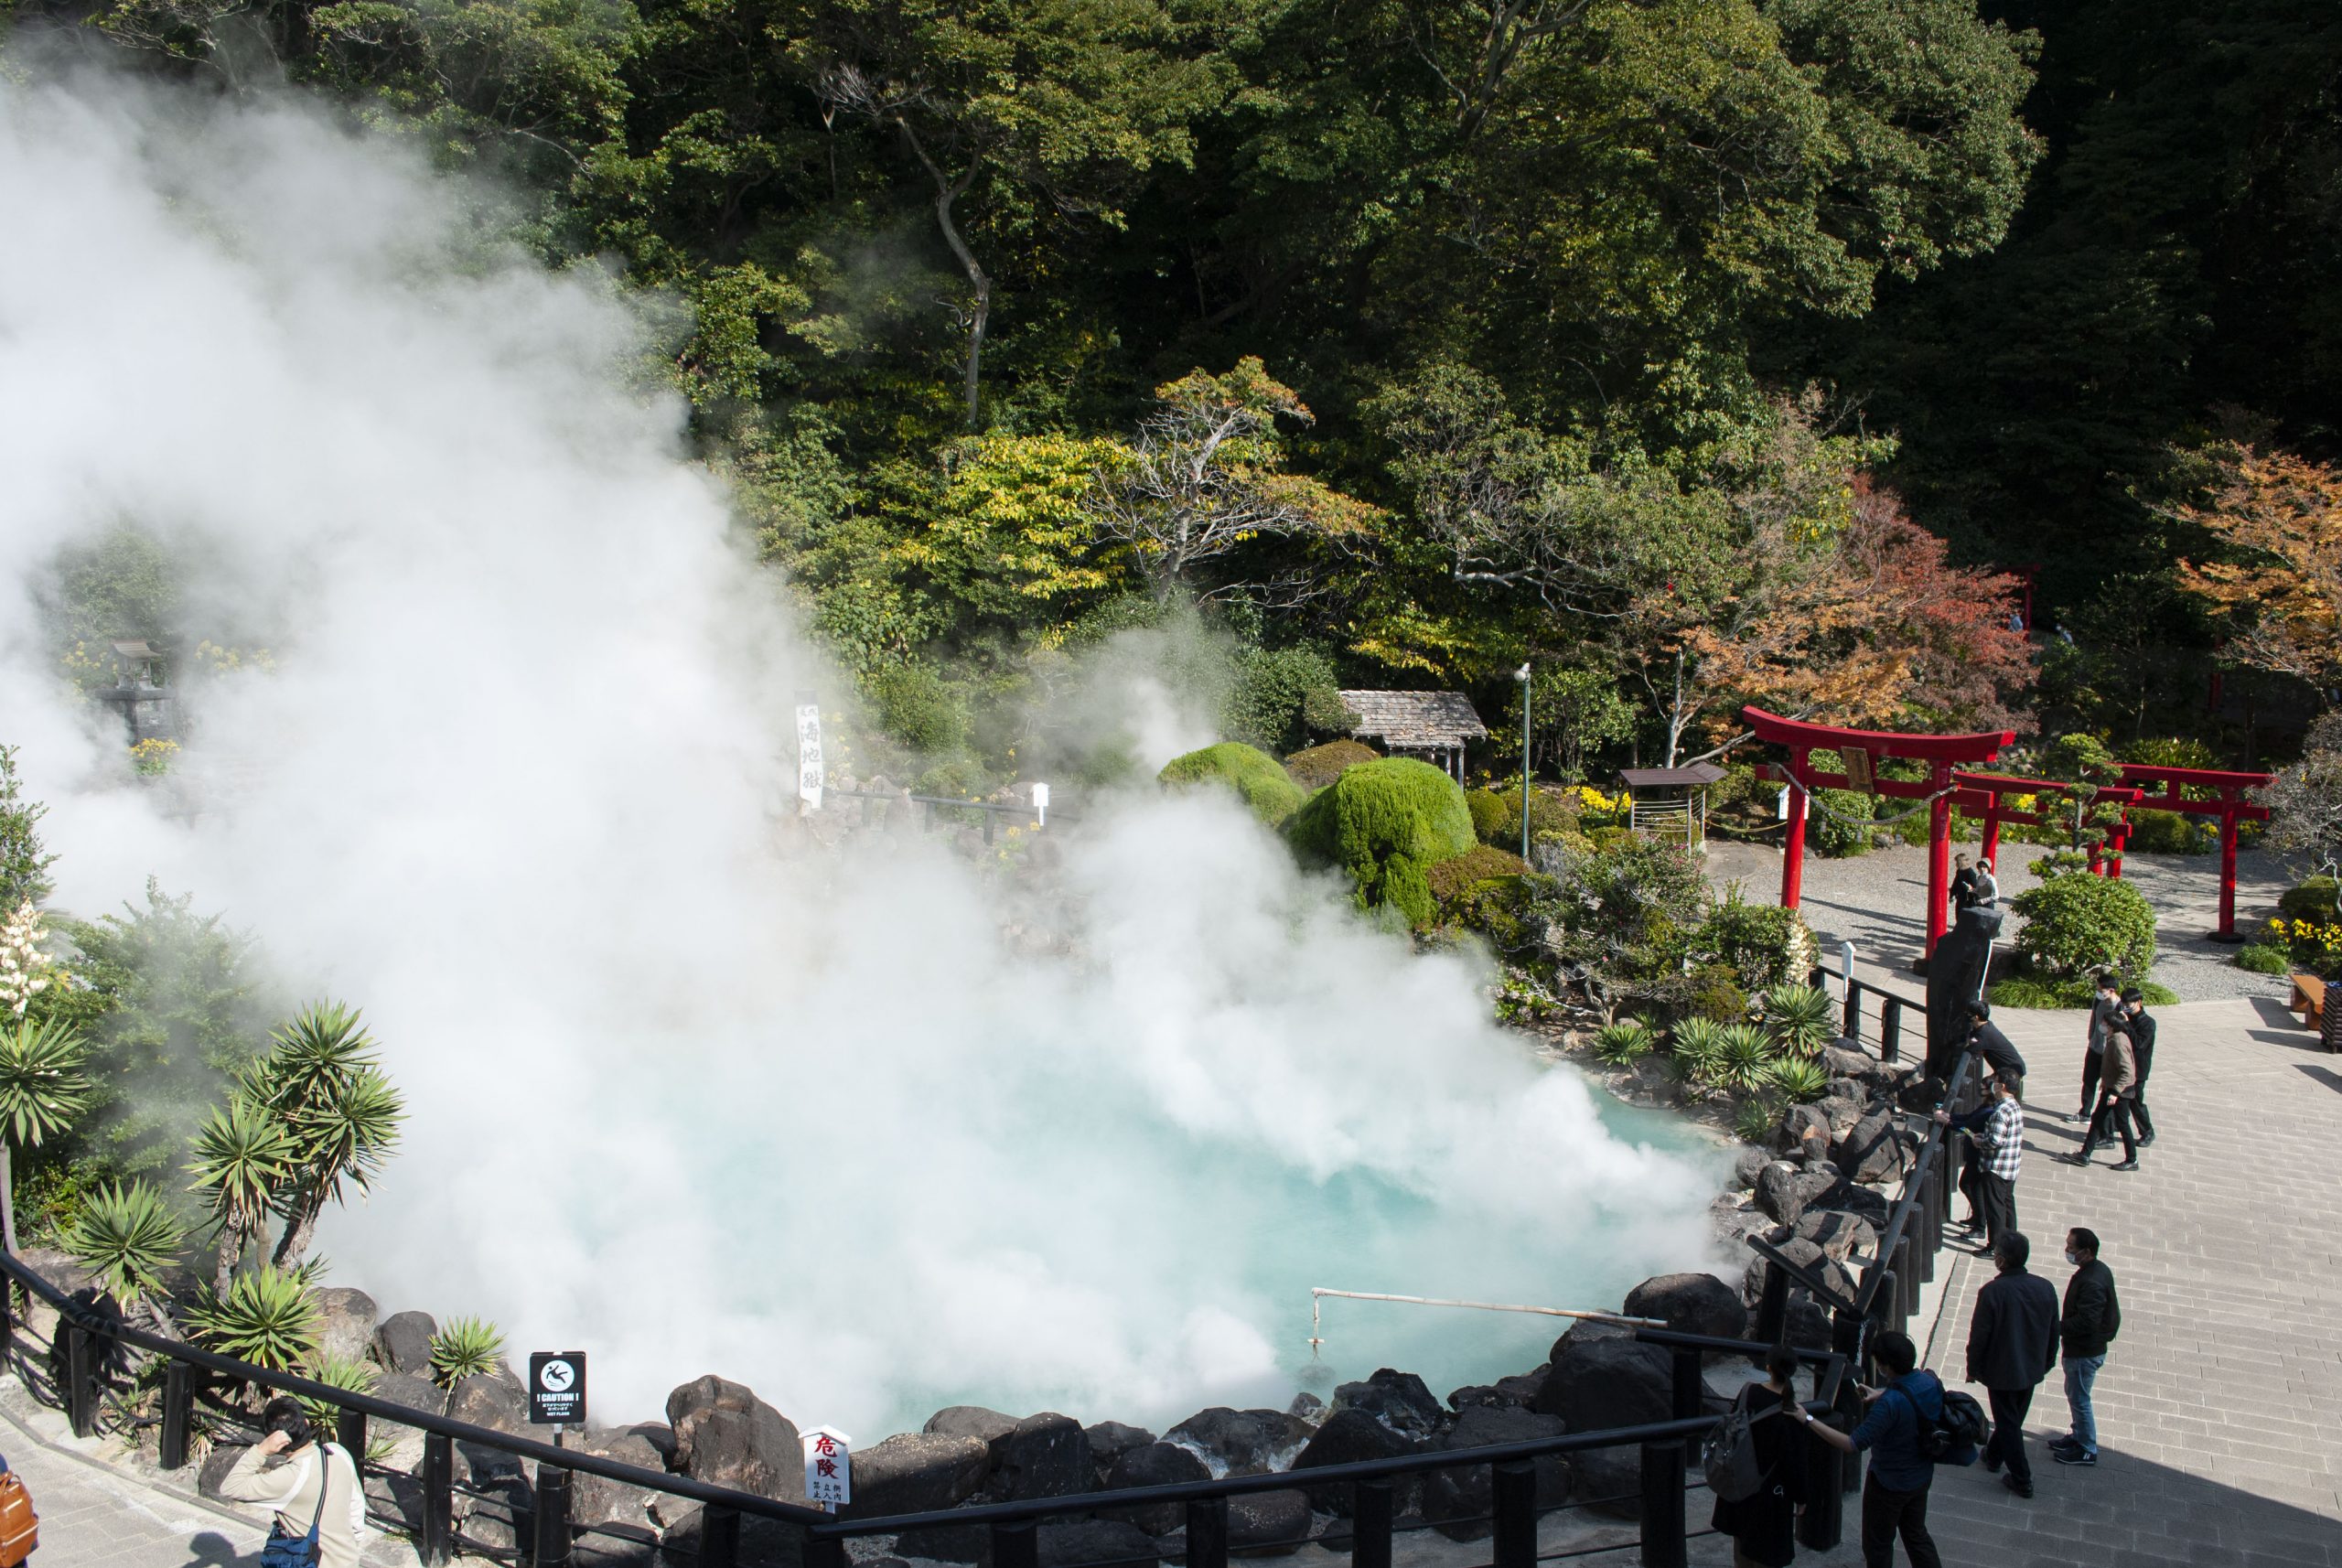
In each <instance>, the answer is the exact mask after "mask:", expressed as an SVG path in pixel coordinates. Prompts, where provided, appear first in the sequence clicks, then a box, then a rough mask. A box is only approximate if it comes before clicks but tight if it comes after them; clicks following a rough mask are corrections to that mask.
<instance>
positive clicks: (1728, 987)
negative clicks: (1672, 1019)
mask: <svg viewBox="0 0 2342 1568" xmlns="http://www.w3.org/2000/svg"><path fill="white" fill-rule="evenodd" d="M1684 1010H1685V1011H1686V1012H1687V1013H1689V1014H1690V1015H1692V1017H1694V1018H1705V1019H1707V1020H1708V1021H1710V1022H1711V1023H1716V1024H1737V1023H1741V1022H1743V1021H1744V1020H1746V1018H1747V1016H1748V993H1746V991H1743V990H1742V989H1741V988H1740V977H1739V976H1738V975H1737V974H1735V973H1734V972H1732V971H1731V970H1730V969H1727V968H1726V967H1724V965H1723V964H1720V963H1712V964H1706V965H1703V966H1702V967H1701V968H1699V969H1696V970H1694V971H1692V977H1691V983H1690V985H1689V986H1688V987H1686V989H1685V991H1684Z"/></svg>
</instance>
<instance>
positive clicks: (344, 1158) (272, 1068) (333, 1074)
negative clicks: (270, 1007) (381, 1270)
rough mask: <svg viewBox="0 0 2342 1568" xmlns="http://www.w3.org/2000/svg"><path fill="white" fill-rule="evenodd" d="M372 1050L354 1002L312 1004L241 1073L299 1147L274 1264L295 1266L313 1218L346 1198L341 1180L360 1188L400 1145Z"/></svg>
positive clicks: (255, 1098) (396, 1119)
mask: <svg viewBox="0 0 2342 1568" xmlns="http://www.w3.org/2000/svg"><path fill="white" fill-rule="evenodd" d="M373 1049H374V1041H373V1037H372V1036H370V1035H368V1034H367V1033H366V1030H365V1028H364V1026H362V1025H361V1024H360V1021H359V1015H358V1014H357V1012H356V1011H355V1010H354V1009H352V1008H349V1007H346V1006H344V1005H342V1004H340V1003H338V1002H319V1003H314V1004H311V1005H309V1006H307V1007H306V1008H303V1009H302V1010H301V1012H300V1013H299V1014H298V1015H296V1016H295V1018H294V1019H293V1020H292V1021H291V1022H290V1023H288V1024H286V1025H285V1026H283V1027H282V1028H280V1029H278V1030H277V1031H276V1034H275V1036H274V1043H273V1044H272V1045H271V1047H270V1048H269V1052H268V1054H267V1055H266V1056H264V1057H263V1058H261V1059H260V1060H259V1061H257V1062H255V1063H253V1064H252V1067H251V1068H250V1069H248V1070H247V1071H246V1073H245V1075H244V1082H243V1092H244V1094H245V1095H246V1096H247V1097H249V1098H250V1099H251V1100H252V1102H253V1103H254V1104H256V1105H258V1106H260V1107H262V1108H263V1109H264V1110H266V1111H268V1112H270V1113H271V1114H273V1115H274V1116H275V1117H276V1118H277V1120H278V1121H280V1122H283V1124H284V1126H285V1131H286V1132H287V1133H289V1134H290V1135H291V1137H292V1139H293V1142H294V1146H295V1155H294V1161H293V1165H294V1170H293V1175H292V1177H291V1179H290V1181H289V1182H288V1183H287V1184H286V1187H285V1192H284V1195H283V1197H282V1199H281V1201H280V1203H279V1209H280V1211H281V1212H282V1213H283V1214H284V1216H285V1233H284V1235H283V1236H281V1237H280V1238H279V1239H278V1240H277V1243H276V1251H275V1253H274V1257H273V1259H272V1261H273V1262H274V1263H275V1264H276V1265H277V1266H278V1267H280V1268H291V1267H294V1266H296V1265H297V1264H299V1262H301V1259H302V1257H303V1255H304V1254H306V1252H307V1251H308V1250H309V1241H310V1239H311V1238H312V1237H313V1236H315V1235H316V1233H317V1216H318V1215H319V1214H321V1213H323V1212H324V1210H325V1206H326V1205H327V1204H328V1203H339V1202H341V1201H342V1188H343V1184H344V1183H347V1184H349V1186H351V1187H356V1188H357V1189H358V1190H359V1191H360V1192H364V1191H366V1190H367V1188H368V1186H369V1184H371V1181H372V1180H373V1177H374V1176H375V1174H376V1173H377V1172H379V1171H380V1170H381V1168H382V1165H383V1164H384V1162H386V1161H387V1160H388V1159H389V1158H390V1155H391V1152H392V1150H393V1149H394V1148H395V1147H397V1144H398V1138H399V1123H400V1122H403V1120H405V1117H406V1108H405V1106H404V1104H403V1101H401V1100H400V1098H399V1092H398V1090H396V1089H394V1088H392V1084H391V1080H390V1079H388V1078H387V1077H385V1076H384V1075H383V1072H382V1069H381V1067H380V1066H379V1065H378V1064H377V1063H376V1061H375V1059H374V1054H373Z"/></svg>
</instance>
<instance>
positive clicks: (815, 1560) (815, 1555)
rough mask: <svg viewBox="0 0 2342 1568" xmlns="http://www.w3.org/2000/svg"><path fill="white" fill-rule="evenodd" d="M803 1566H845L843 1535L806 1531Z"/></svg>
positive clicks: (828, 1567) (824, 1567) (842, 1567)
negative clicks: (817, 1533)
mask: <svg viewBox="0 0 2342 1568" xmlns="http://www.w3.org/2000/svg"><path fill="white" fill-rule="evenodd" d="M805 1568H845V1537H844V1536H843V1535H815V1534H813V1533H812V1532H811V1530H808V1531H806V1535H805Z"/></svg>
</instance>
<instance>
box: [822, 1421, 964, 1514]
mask: <svg viewBox="0 0 2342 1568" xmlns="http://www.w3.org/2000/svg"><path fill="white" fill-rule="evenodd" d="M991 1473H992V1450H991V1448H990V1447H989V1446H988V1445H987V1444H985V1443H984V1442H983V1439H982V1438H978V1437H947V1436H943V1435H941V1434H934V1433H903V1434H899V1435H897V1436H894V1437H889V1438H888V1439H886V1441H885V1442H884V1443H878V1444H872V1445H871V1446H870V1447H868V1448H864V1449H859V1450H857V1451H856V1452H855V1454H854V1501H853V1502H851V1503H849V1504H847V1505H846V1506H845V1508H844V1509H842V1510H840V1511H841V1512H842V1513H843V1516H844V1517H845V1518H847V1519H877V1518H880V1517H882V1516H884V1515H886V1514H897V1513H928V1512H930V1511H932V1510H934V1509H948V1508H957V1507H958V1506H959V1505H960V1504H962V1503H964V1502H966V1501H967V1500H968V1499H969V1498H972V1497H974V1496H975V1495H976V1491H977V1489H978V1488H979V1487H982V1486H983V1484H984V1477H986V1476H988V1475H990V1474H991Z"/></svg>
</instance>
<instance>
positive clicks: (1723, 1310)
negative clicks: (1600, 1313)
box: [1626, 1273, 1748, 1339]
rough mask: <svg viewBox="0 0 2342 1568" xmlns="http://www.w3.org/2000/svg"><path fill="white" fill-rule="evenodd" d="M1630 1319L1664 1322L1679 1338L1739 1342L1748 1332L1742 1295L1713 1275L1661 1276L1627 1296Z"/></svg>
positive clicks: (1643, 1284)
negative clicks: (1693, 1336)
mask: <svg viewBox="0 0 2342 1568" xmlns="http://www.w3.org/2000/svg"><path fill="white" fill-rule="evenodd" d="M1626 1312H1627V1316H1628V1317H1658V1318H1664V1319H1665V1320H1666V1322H1667V1326H1668V1327H1670V1328H1672V1329H1673V1330H1675V1332H1677V1333H1678V1334H1706V1335H1712V1336H1714V1337H1716V1338H1718V1339H1737V1338H1739V1337H1741V1336H1742V1335H1744V1334H1746V1332H1747V1331H1748V1309H1747V1307H1746V1306H1745V1305H1743V1304H1742V1302H1741V1300H1740V1296H1739V1294H1738V1293H1737V1292H1735V1290H1734V1289H1733V1288H1732V1287H1731V1286H1730V1285H1728V1284H1726V1283H1724V1282H1723V1281H1722V1280H1720V1279H1718V1278H1716V1276H1715V1275H1714V1274H1704V1273H1685V1274H1658V1275H1654V1276H1653V1277H1652V1278H1650V1279H1647V1280H1645V1281H1644V1282H1643V1283H1640V1284H1638V1285H1637V1286H1636V1287H1635V1288H1634V1289H1633V1290H1631V1291H1629V1292H1628V1294H1627V1306H1626Z"/></svg>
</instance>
